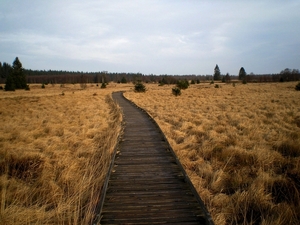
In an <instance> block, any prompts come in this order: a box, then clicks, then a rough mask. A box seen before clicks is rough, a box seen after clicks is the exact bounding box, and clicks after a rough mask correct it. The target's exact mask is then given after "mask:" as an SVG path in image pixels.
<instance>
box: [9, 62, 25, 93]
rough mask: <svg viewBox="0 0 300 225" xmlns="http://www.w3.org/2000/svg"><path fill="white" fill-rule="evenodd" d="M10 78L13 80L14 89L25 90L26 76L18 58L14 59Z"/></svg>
mask: <svg viewBox="0 0 300 225" xmlns="http://www.w3.org/2000/svg"><path fill="white" fill-rule="evenodd" d="M12 78H13V80H14V84H15V88H16V89H25V88H26V86H27V82H26V76H25V73H24V69H23V67H22V63H21V62H20V60H19V58H18V57H16V59H15V61H14V62H13V66H12Z"/></svg>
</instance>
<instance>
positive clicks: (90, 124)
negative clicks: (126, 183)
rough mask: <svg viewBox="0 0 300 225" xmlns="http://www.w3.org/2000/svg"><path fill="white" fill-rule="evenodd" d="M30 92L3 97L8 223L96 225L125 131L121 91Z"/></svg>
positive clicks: (1, 178)
mask: <svg viewBox="0 0 300 225" xmlns="http://www.w3.org/2000/svg"><path fill="white" fill-rule="evenodd" d="M30 87H31V90H30V91H23V90H18V91H16V92H4V91H1V92H0V118H1V119H0V190H1V194H0V206H1V208H0V221H1V222H0V224H88V223H89V221H90V220H91V219H92V217H93V211H92V210H93V207H94V206H95V202H97V201H98V198H99V193H100V189H101V186H102V183H103V180H104V177H105V175H106V171H107V169H108V166H109V162H110V160H111V153H112V151H113V149H114V147H115V145H116V143H117V137H118V135H119V133H120V130H121V119H122V118H121V112H120V109H119V108H118V106H116V105H115V104H114V103H113V101H112V99H111V97H110V96H111V92H112V89H113V90H117V89H115V86H114V85H111V86H110V87H108V88H106V89H100V88H99V87H97V86H96V85H95V84H94V85H89V84H88V85H87V87H86V88H85V89H82V88H81V87H80V85H79V84H77V85H73V84H70V85H67V84H66V85H62V86H61V85H59V84H57V85H46V87H45V89H42V88H41V85H40V84H39V85H30ZM119 88H121V89H125V90H126V89H129V88H127V87H124V85H123V86H122V85H119Z"/></svg>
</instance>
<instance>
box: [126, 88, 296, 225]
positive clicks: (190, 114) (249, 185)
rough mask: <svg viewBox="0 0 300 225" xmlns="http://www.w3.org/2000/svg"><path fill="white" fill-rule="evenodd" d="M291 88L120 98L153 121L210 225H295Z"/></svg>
mask: <svg viewBox="0 0 300 225" xmlns="http://www.w3.org/2000/svg"><path fill="white" fill-rule="evenodd" d="M296 84H297V83H295V82H291V83H267V84H246V85H243V84H236V85H235V86H234V85H232V84H219V85H220V86H221V88H215V86H214V85H210V84H208V83H206V84H197V85H190V87H189V88H188V89H186V90H182V94H181V96H178V97H175V96H173V95H172V92H171V88H172V87H171V86H167V85H166V86H163V87H158V86H156V87H155V86H153V85H149V86H146V87H147V89H148V91H147V92H146V93H135V92H127V93H125V96H126V97H127V98H129V99H130V100H132V101H134V102H135V103H136V104H137V105H139V106H140V107H142V108H144V109H145V110H147V111H148V112H149V113H150V115H151V116H152V117H153V118H154V119H155V120H156V121H157V122H158V124H159V126H160V127H161V129H162V130H163V132H164V134H165V135H166V137H167V138H168V140H169V142H170V144H171V146H172V147H173V149H174V151H175V152H176V153H177V155H178V157H179V158H180V161H181V163H182V164H183V166H184V167H185V168H186V170H187V173H188V174H189V176H190V177H191V180H192V182H193V183H194V185H195V187H196V189H197V190H198V192H199V194H200V196H201V197H202V199H203V200H204V202H205V203H206V205H207V207H208V209H209V211H210V212H211V214H212V217H213V219H214V221H215V223H216V224H218V225H219V224H299V222H300V213H299V212H300V207H299V202H300V199H299V190H300V104H299V102H300V93H299V91H298V92H297V91H295V86H296Z"/></svg>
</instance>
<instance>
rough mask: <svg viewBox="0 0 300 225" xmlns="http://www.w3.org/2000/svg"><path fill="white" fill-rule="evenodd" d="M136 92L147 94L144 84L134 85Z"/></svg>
mask: <svg viewBox="0 0 300 225" xmlns="http://www.w3.org/2000/svg"><path fill="white" fill-rule="evenodd" d="M134 91H135V92H146V87H145V85H144V84H143V83H142V82H137V83H136V84H135V85H134Z"/></svg>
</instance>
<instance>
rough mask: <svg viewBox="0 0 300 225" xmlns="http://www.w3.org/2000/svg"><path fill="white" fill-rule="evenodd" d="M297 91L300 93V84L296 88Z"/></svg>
mask: <svg viewBox="0 0 300 225" xmlns="http://www.w3.org/2000/svg"><path fill="white" fill-rule="evenodd" d="M295 89H296V91H300V82H299V83H298V84H297V85H296V87H295Z"/></svg>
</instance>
